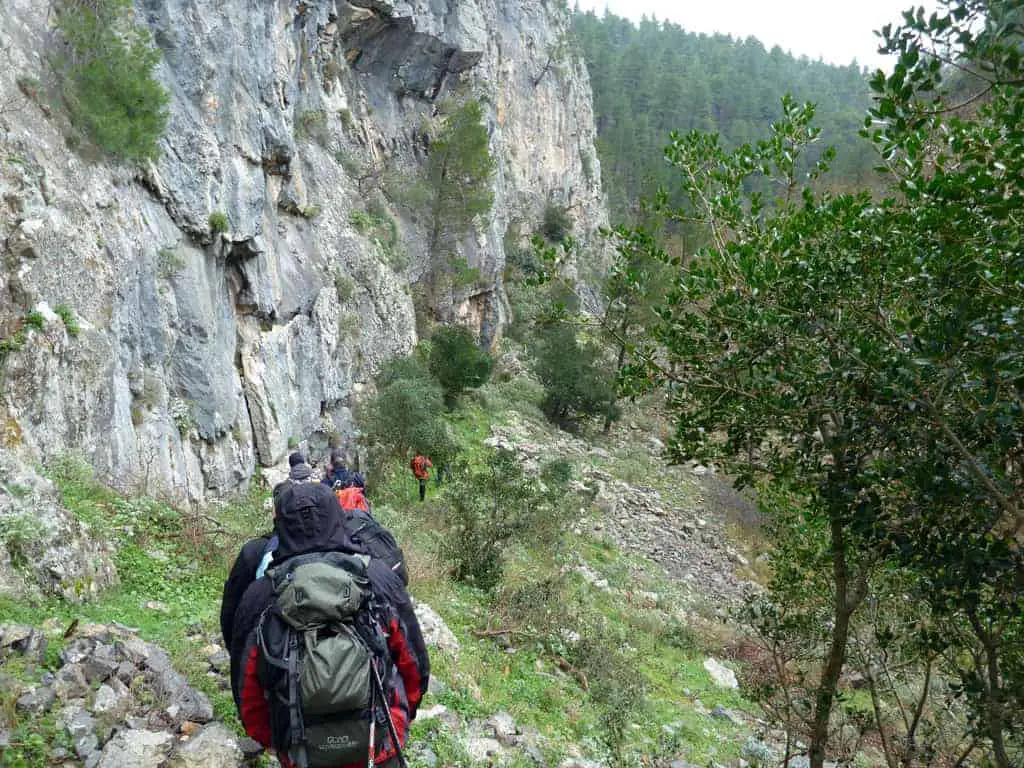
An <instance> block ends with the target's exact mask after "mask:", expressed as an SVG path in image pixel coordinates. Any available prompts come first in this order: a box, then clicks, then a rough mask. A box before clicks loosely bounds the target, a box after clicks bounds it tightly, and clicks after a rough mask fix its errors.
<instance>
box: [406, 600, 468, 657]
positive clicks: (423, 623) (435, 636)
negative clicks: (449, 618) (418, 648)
mask: <svg viewBox="0 0 1024 768" xmlns="http://www.w3.org/2000/svg"><path fill="white" fill-rule="evenodd" d="M415 611H416V619H417V620H418V621H419V623H420V629H421V630H422V632H423V640H424V642H426V644H427V646H428V647H431V648H437V649H438V650H440V651H444V652H445V653H448V654H451V655H453V656H454V655H457V654H458V652H459V640H458V638H456V637H455V635H454V634H452V631H451V630H450V629H448V625H447V624H445V623H444V619H442V618H441V616H440V615H439V614H438V613H437V611H435V610H434V609H433V608H431V607H430V606H429V605H427V604H426V603H420V602H417V603H416V607H415Z"/></svg>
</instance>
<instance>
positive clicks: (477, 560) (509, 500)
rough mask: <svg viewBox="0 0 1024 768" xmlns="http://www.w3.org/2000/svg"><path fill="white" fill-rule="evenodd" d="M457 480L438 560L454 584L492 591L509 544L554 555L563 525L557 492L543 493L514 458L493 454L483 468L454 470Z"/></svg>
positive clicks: (499, 453)
mask: <svg viewBox="0 0 1024 768" xmlns="http://www.w3.org/2000/svg"><path fill="white" fill-rule="evenodd" d="M555 475H557V472H556V473H555ZM555 475H550V477H554V476H555ZM455 478H456V479H455V482H454V484H453V487H452V490H451V494H450V496H449V502H450V503H449V506H448V509H447V517H448V523H449V525H450V528H451V532H452V533H451V535H449V536H447V537H445V539H444V540H443V542H442V554H443V555H444V557H445V558H446V559H447V561H448V562H449V563H451V565H452V572H453V575H454V577H455V578H456V579H458V580H460V581H467V582H469V583H471V584H473V585H474V586H476V587H479V588H480V589H483V590H488V591H490V590H493V589H494V588H495V587H496V586H497V585H498V582H499V581H501V575H502V571H503V569H504V554H503V553H504V552H505V550H506V549H507V548H508V547H510V546H511V545H512V544H513V542H515V543H517V544H519V545H525V546H533V547H542V548H544V549H545V550H546V551H548V552H551V551H553V550H555V549H557V547H558V545H559V543H560V541H561V536H562V531H563V529H564V527H565V524H566V520H565V518H564V517H563V516H562V514H561V512H560V511H559V510H558V509H557V507H556V503H555V502H556V501H557V500H558V499H560V498H561V495H562V494H561V492H560V490H559V487H550V488H548V489H547V491H546V492H545V491H542V489H541V487H540V485H539V483H538V482H537V479H536V478H531V477H527V476H526V475H525V474H524V473H523V467H522V464H521V463H520V462H519V461H518V460H517V458H516V456H515V455H514V454H512V453H509V452H506V451H500V452H498V453H494V454H492V455H491V456H489V457H488V459H487V461H486V462H485V463H484V464H483V465H482V466H480V465H473V466H471V467H461V468H458V469H457V471H456V473H455Z"/></svg>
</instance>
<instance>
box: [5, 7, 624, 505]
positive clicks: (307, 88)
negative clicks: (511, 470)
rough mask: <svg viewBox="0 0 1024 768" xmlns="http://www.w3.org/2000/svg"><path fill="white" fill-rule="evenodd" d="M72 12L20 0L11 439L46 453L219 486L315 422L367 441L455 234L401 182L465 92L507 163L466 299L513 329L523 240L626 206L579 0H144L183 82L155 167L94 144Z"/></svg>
mask: <svg viewBox="0 0 1024 768" xmlns="http://www.w3.org/2000/svg"><path fill="white" fill-rule="evenodd" d="M47 10H48V8H47V5H46V4H39V3H32V2H29V0H11V2H8V3H4V4H3V6H2V7H0V51H2V52H4V53H3V55H4V56H5V57H6V58H5V60H4V62H3V66H0V242H2V243H3V244H4V245H3V252H2V265H3V266H2V270H0V339H6V340H13V339H15V338H17V339H19V342H18V343H17V344H13V345H8V347H9V348H8V349H6V351H5V352H3V353H0V377H2V382H3V386H2V390H0V445H2V446H6V447H8V448H12V449H17V450H19V451H24V454H23V455H26V456H29V457H32V458H34V459H42V460H44V461H45V460H48V459H49V458H50V457H52V456H54V455H56V454H59V453H63V452H65V451H67V450H68V449H70V448H74V449H76V450H79V451H81V452H82V453H83V454H84V456H85V457H86V459H87V460H88V461H89V463H90V464H91V465H92V466H93V467H94V468H95V469H96V470H97V471H98V473H99V474H100V476H101V477H104V478H105V479H107V480H108V481H110V482H112V483H114V484H115V485H116V484H118V483H124V482H125V481H126V480H128V479H130V480H131V482H132V484H133V485H134V486H136V487H138V486H140V485H142V486H144V487H147V488H148V489H149V490H151V491H160V492H164V493H169V494H172V495H175V496H180V497H182V498H183V499H184V498H187V499H190V500H201V499H203V498H205V497H206V496H208V495H210V494H211V493H213V494H218V493H223V492H227V491H230V490H231V489H233V488H236V487H238V486H239V485H243V484H245V483H246V482H247V481H248V479H249V478H250V477H251V475H252V474H253V472H254V469H255V468H256V467H257V466H258V465H262V466H271V465H274V464H276V463H277V462H279V461H280V460H281V459H282V458H283V457H284V455H285V454H286V452H287V450H288V447H289V445H290V444H291V445H294V444H295V443H296V442H298V443H301V444H303V446H304V447H306V448H308V449H309V450H310V451H311V453H313V455H314V457H317V456H318V455H319V454H320V453H322V452H323V450H324V449H325V448H326V446H327V444H328V442H329V441H332V440H333V441H340V442H341V443H342V444H343V445H347V446H348V447H349V448H350V449H353V450H354V444H353V440H354V435H355V425H354V423H353V415H352V414H353V406H354V405H355V404H356V402H357V401H358V399H359V396H360V393H361V392H363V391H364V390H365V389H366V387H367V386H368V385H369V384H370V381H371V377H372V374H373V373H374V372H375V371H376V370H377V368H378V367H379V366H380V364H381V363H382V362H383V361H384V360H386V359H388V358H390V357H392V356H395V355H399V354H403V353H405V352H406V351H408V350H409V349H410V347H411V346H412V345H413V344H414V343H415V341H416V327H415V321H414V313H413V303H412V298H411V296H412V294H413V293H414V289H413V288H412V286H413V285H414V284H415V283H416V282H418V281H420V280H421V279H422V278H423V276H424V273H425V271H426V270H427V269H429V264H430V261H431V259H430V257H429V254H427V253H426V247H427V246H426V243H427V239H428V238H427V237H426V236H425V233H424V232H423V223H422V221H420V217H418V216H417V213H416V210H415V207H414V206H411V205H410V204H408V203H407V202H402V201H401V199H400V198H401V193H402V190H403V188H404V187H406V186H408V184H407V182H408V180H409V179H410V178H413V177H415V175H416V174H417V173H418V172H419V170H420V169H421V167H422V165H423V161H424V158H425V156H426V154H427V153H428V152H429V142H430V135H431V130H432V127H431V126H433V125H435V124H436V116H437V113H438V111H439V109H441V108H442V107H441V105H443V104H444V103H445V102H446V101H447V100H450V99H461V98H476V99H478V100H480V101H481V103H483V104H484V107H485V113H486V118H485V119H486V124H487V129H488V132H489V134H490V137H491V151H492V153H493V154H494V156H495V157H496V158H497V160H498V165H497V170H496V173H495V177H494V192H495V204H494V208H493V211H492V214H491V215H490V216H489V217H488V218H487V219H486V220H485V221H480V222H478V226H477V227H476V231H475V233H474V234H473V235H472V236H468V237H466V238H464V239H463V240H462V241H461V242H460V243H459V251H460V253H459V256H460V257H462V258H464V259H465V260H466V262H467V264H468V265H469V266H470V267H472V268H473V269H474V270H475V271H474V272H472V275H473V279H472V280H471V281H469V282H468V283H466V284H464V285H461V286H460V287H459V288H458V289H457V290H456V292H455V293H454V294H453V295H452V296H451V297H450V299H451V301H450V306H449V307H448V308H447V310H446V311H447V312H449V314H450V316H451V317H453V318H461V319H462V320H463V321H465V322H468V323H470V324H472V325H474V326H475V327H476V328H477V329H478V330H479V332H480V334H481V336H482V338H484V339H485V340H486V339H491V338H494V337H495V335H496V334H497V333H498V332H499V331H500V327H501V325H502V323H503V322H504V319H505V313H504V306H505V299H504V293H503V287H502V272H503V269H504V264H505V245H506V243H513V242H515V241H516V240H517V236H518V237H519V238H522V237H523V236H525V235H528V234H529V233H530V232H531V231H533V230H534V229H536V227H537V222H538V221H539V220H540V218H541V215H542V211H543V209H544V206H545V205H546V204H547V203H549V202H550V203H553V204H556V205H558V206H561V207H565V208H567V209H568V210H569V212H570V214H571V216H572V217H573V218H574V220H575V222H576V224H575V228H576V230H577V232H576V234H578V235H579V236H580V237H581V238H582V239H583V240H584V241H586V240H587V239H588V238H590V237H591V236H592V235H593V233H594V231H595V230H596V228H597V227H598V226H600V225H601V224H603V223H604V221H605V216H604V213H603V209H602V197H601V191H600V184H599V173H600V172H599V167H598V163H597V160H596V155H595V153H594V147H593V138H594V129H593V120H592V112H591V105H590V92H589V85H588V81H587V77H586V71H585V68H584V65H583V62H582V59H581V58H580V56H579V55H578V54H577V52H576V51H575V50H574V48H573V46H572V44H571V42H570V38H569V27H568V19H567V17H566V14H565V12H564V10H562V9H559V8H557V7H556V4H555V3H549V2H546V1H545V0H513V1H512V2H505V1H504V0H470V1H468V2H458V3H453V2H450V1H448V0H444V1H442V2H430V3H428V2H424V1H422V0H412V1H410V2H405V1H402V0H352V2H345V0H310V1H309V2H304V3H299V4H294V3H288V2H281V3H263V4H257V5H252V4H246V3H242V2H239V0H226V1H225V2H217V3H212V2H209V0H171V1H170V2H161V3H157V2H152V1H151V0H139V2H138V3H137V4H136V13H137V18H138V21H139V23H140V24H143V25H145V26H147V27H148V28H149V29H150V30H151V31H152V33H153V38H154V40H155V43H156V45H157V46H158V47H159V48H160V50H161V52H162V56H163V60H162V63H161V64H160V67H159V71H158V72H159V77H160V79H161V80H162V82H163V83H164V84H165V86H166V87H167V89H168V91H169V92H170V94H171V104H170V121H169V127H168V131H167V133H166V136H165V138H164V140H163V141H162V144H161V148H162V154H161V157H160V158H159V159H158V160H157V161H155V162H153V163H150V164H148V165H147V166H146V167H144V168H126V167H119V166H116V165H112V164H109V163H104V162H97V161H96V159H95V158H94V157H92V156H91V155H90V154H89V153H88V152H86V151H81V152H78V153H76V152H72V151H70V150H69V149H68V148H67V146H66V143H65V136H67V135H71V133H72V131H70V130H69V127H68V125H67V124H66V116H65V115H64V114H63V111H62V110H61V109H60V108H59V106H51V104H49V103H47V100H46V98H45V87H46V83H45V81H46V79H47V77H48V73H49V70H48V69H47V67H46V65H45V63H44V61H43V58H42V53H43V52H45V51H46V50H47V45H48V42H49V40H50V35H49V33H48V32H47V20H46V19H47ZM35 81H44V82H43V85H42V86H38V83H37V85H36V86H33V87H32V88H28V87H25V86H24V84H25V83H27V82H35ZM18 83H21V85H22V87H20V89H19V85H18ZM40 93H42V94H43V96H40ZM356 214H359V215H356ZM29 321H31V322H29Z"/></svg>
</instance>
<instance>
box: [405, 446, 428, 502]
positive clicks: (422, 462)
mask: <svg viewBox="0 0 1024 768" xmlns="http://www.w3.org/2000/svg"><path fill="white" fill-rule="evenodd" d="M433 466H434V464H433V462H431V461H430V459H428V458H427V457H426V456H423V455H421V454H416V456H414V457H413V460H412V461H410V462H409V468H410V469H411V470H412V474H413V476H415V478H416V479H417V480H418V481H419V484H420V501H423V500H424V499H425V498H427V480H429V479H430V468H431V467H433Z"/></svg>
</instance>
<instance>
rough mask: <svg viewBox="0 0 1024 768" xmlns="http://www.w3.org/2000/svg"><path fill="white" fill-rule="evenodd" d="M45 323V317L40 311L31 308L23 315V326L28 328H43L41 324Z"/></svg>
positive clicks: (38, 329)
mask: <svg viewBox="0 0 1024 768" xmlns="http://www.w3.org/2000/svg"><path fill="white" fill-rule="evenodd" d="M45 323H46V318H44V317H43V313H42V312H38V311H36V310H34V309H33V310H32V311H31V312H29V313H28V314H27V315H25V326H26V327H28V328H35V329H36V330H37V331H41V330H43V326H44V325H45Z"/></svg>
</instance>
